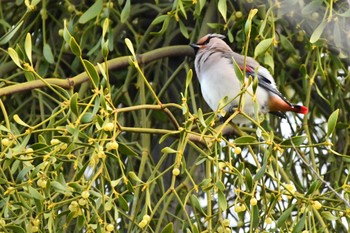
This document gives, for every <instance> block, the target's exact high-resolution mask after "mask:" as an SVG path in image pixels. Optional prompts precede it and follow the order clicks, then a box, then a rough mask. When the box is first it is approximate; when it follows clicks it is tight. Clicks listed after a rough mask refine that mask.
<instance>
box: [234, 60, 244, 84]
mask: <svg viewBox="0 0 350 233" xmlns="http://www.w3.org/2000/svg"><path fill="white" fill-rule="evenodd" d="M232 61H233V68H234V70H235V73H236V76H237V78H238V80H239V81H240V83H243V82H244V76H243V72H242V70H241V68H240V67H239V65H238V64H237V62H236V60H235V59H233V57H232Z"/></svg>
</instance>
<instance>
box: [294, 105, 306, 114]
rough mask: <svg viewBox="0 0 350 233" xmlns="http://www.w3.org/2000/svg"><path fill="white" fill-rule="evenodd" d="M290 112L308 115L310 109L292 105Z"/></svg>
mask: <svg viewBox="0 0 350 233" xmlns="http://www.w3.org/2000/svg"><path fill="white" fill-rule="evenodd" d="M290 111H293V112H296V113H300V114H306V113H307V112H308V111H309V109H308V108H307V107H305V106H302V105H294V104H293V105H292V106H291V109H290Z"/></svg>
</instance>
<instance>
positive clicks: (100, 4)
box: [78, 0, 103, 24]
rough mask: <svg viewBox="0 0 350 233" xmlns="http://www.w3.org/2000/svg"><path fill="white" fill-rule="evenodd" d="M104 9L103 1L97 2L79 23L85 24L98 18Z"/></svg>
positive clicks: (83, 15) (98, 0) (82, 16)
mask: <svg viewBox="0 0 350 233" xmlns="http://www.w3.org/2000/svg"><path fill="white" fill-rule="evenodd" d="M102 7H103V0H97V1H96V2H95V3H94V4H93V5H92V6H91V7H90V8H89V9H87V11H85V12H84V14H82V15H81V16H80V18H79V21H78V22H79V23H81V24H84V23H86V22H88V21H89V20H91V19H93V18H95V17H96V16H98V15H99V14H100V12H101V10H102Z"/></svg>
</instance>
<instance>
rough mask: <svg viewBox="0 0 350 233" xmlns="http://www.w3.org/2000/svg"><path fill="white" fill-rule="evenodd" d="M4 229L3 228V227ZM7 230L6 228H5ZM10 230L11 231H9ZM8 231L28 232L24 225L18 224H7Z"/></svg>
mask: <svg viewBox="0 0 350 233" xmlns="http://www.w3.org/2000/svg"><path fill="white" fill-rule="evenodd" d="M2 229H3V228H2ZM4 230H5V229H4ZM9 230H10V231H9ZM6 232H15V233H26V232H28V231H25V230H24V229H23V228H22V227H20V226H16V225H6Z"/></svg>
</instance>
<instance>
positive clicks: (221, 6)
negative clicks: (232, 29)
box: [218, 0, 227, 22]
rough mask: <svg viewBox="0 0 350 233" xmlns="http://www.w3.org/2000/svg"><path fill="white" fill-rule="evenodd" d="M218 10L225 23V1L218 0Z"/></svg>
mask: <svg viewBox="0 0 350 233" xmlns="http://www.w3.org/2000/svg"><path fill="white" fill-rule="evenodd" d="M218 10H219V12H220V14H221V16H222V17H223V18H224V20H225V22H226V15H227V5H226V0H219V3H218Z"/></svg>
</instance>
